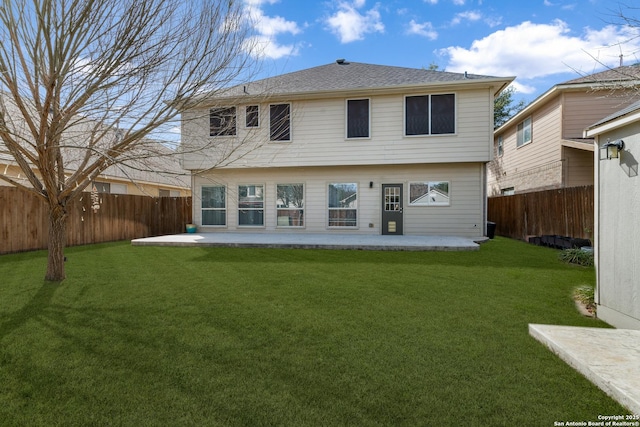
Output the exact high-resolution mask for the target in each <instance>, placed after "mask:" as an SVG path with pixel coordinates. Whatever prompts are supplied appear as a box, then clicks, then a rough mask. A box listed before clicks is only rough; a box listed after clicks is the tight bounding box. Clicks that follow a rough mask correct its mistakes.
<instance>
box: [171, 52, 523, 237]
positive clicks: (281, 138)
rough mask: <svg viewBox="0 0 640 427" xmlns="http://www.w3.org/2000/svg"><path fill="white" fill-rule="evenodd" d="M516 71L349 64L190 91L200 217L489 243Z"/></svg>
mask: <svg viewBox="0 0 640 427" xmlns="http://www.w3.org/2000/svg"><path fill="white" fill-rule="evenodd" d="M513 79H514V78H513V77H491V76H479V75H473V74H468V73H449V72H442V71H433V70H425V69H410V68H402V67H392V66H383V65H371V64H363V63H355V62H348V61H345V60H338V61H336V62H335V63H331V64H327V65H322V66H318V67H314V68H310V69H306V70H302V71H297V72H293V73H288V74H283V75H280V76H276V77H272V78H267V79H264V80H259V81H254V82H250V83H246V84H241V85H238V86H235V87H231V88H227V89H223V90H217V91H215V92H212V93H209V94H204V95H202V96H201V97H200V98H198V99H192V100H189V101H188V102H186V103H185V104H184V105H183V107H182V109H181V110H182V142H181V143H182V149H183V151H184V152H185V154H184V155H183V158H182V166H183V167H184V168H185V169H187V170H190V171H191V172H192V194H193V197H194V211H193V218H194V222H195V223H196V224H197V225H198V227H199V229H200V230H201V231H212V232H213V231H215V232H241V231H246V230H250V231H252V232H259V231H264V232H288V233H295V232H313V233H316V232H317V233H336V232H340V233H345V232H349V233H364V234H396V235H397V234H407V235H451V236H463V237H469V238H481V237H482V236H483V235H484V234H485V224H486V188H487V182H486V164H487V162H489V161H490V160H491V158H492V155H493V151H492V144H493V100H494V97H495V96H496V95H497V94H498V93H500V91H501V90H503V89H504V88H505V87H506V86H507V85H508V84H509V83H511V81H513Z"/></svg>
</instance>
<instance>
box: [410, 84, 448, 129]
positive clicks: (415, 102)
mask: <svg viewBox="0 0 640 427" xmlns="http://www.w3.org/2000/svg"><path fill="white" fill-rule="evenodd" d="M455 131H456V96H455V94H453V93H448V94H442V95H418V96H407V97H405V135H407V136H413V135H443V134H452V133H455Z"/></svg>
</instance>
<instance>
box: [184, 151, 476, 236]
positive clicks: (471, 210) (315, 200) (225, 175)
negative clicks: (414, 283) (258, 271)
mask: <svg viewBox="0 0 640 427" xmlns="http://www.w3.org/2000/svg"><path fill="white" fill-rule="evenodd" d="M483 168H484V164H482V163H468V164H441V165H440V164H439V165H430V164H420V165H418V164H410V165H402V166H394V165H389V166H380V167H373V166H357V167H353V166H351V167H307V168H254V169H219V170H213V171H211V172H209V173H207V174H206V175H202V176H199V177H196V178H195V186H194V189H195V192H194V195H193V196H194V221H195V222H196V223H197V224H201V223H202V221H201V211H200V206H201V202H200V195H201V188H202V186H207V185H225V186H227V226H226V227H222V228H221V227H207V226H204V227H201V229H202V230H203V231H216V232H224V231H231V232H240V231H246V230H249V231H256V228H249V229H247V228H243V227H238V226H237V224H238V213H237V187H238V185H239V184H264V185H265V199H264V200H265V213H264V223H265V225H264V227H260V228H259V229H260V230H264V231H268V232H300V231H302V232H337V233H350V232H351V233H365V234H381V224H380V223H381V217H382V194H381V193H382V184H385V183H390V184H396V183H402V184H403V186H404V195H403V204H404V234H407V235H452V236H464V237H480V236H482V234H483V223H482V221H483V206H484V205H483V197H482V185H483V182H482V169H483ZM421 181H449V183H450V197H451V203H450V205H449V206H409V204H408V183H409V182H421ZM351 182H355V183H357V184H358V227H357V228H356V229H353V228H329V227H327V221H328V220H327V215H328V214H327V211H328V209H327V187H328V185H329V184H330V183H351ZM370 182H373V187H372V188H370V187H369V183H370ZM294 183H302V184H304V191H305V198H304V205H305V208H304V210H305V227H304V228H278V227H277V213H276V202H275V197H276V195H275V192H276V185H277V184H294ZM370 224H372V226H371V227H370Z"/></svg>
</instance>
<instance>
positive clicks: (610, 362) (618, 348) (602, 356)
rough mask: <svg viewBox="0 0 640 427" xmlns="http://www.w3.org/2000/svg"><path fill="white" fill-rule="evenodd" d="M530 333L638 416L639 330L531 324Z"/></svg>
mask: <svg viewBox="0 0 640 427" xmlns="http://www.w3.org/2000/svg"><path fill="white" fill-rule="evenodd" d="M529 333H530V334H531V336H533V337H534V338H536V339H537V340H538V341H540V342H542V343H543V344H544V345H546V346H547V347H548V348H549V349H550V350H551V351H552V352H554V353H555V354H557V355H558V356H559V357H560V358H561V359H562V360H564V361H565V362H566V363H568V364H569V365H570V366H571V367H573V368H574V369H576V370H577V371H578V372H580V373H581V374H582V375H584V376H585V377H586V378H587V379H588V380H590V381H591V382H593V383H594V384H595V385H597V386H598V387H600V388H601V389H602V390H603V391H604V392H605V393H607V394H608V395H609V396H611V397H612V398H614V399H616V400H617V401H618V402H620V404H621V405H623V406H625V407H626V408H627V409H629V411H631V413H632V414H636V415H640V331H636V330H630V329H603V328H582V327H575V326H555V325H536V324H531V325H529ZM602 415H616V414H602ZM591 421H599V420H591ZM614 421H615V420H614ZM618 421H620V420H618ZM622 421H625V419H624V418H623V419H622ZM632 421H633V422H636V421H640V420H632ZM621 425H622V424H621Z"/></svg>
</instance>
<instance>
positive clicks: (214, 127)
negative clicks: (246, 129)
mask: <svg viewBox="0 0 640 427" xmlns="http://www.w3.org/2000/svg"><path fill="white" fill-rule="evenodd" d="M235 134H236V107H225V108H212V109H211V110H209V135H210V136H233V135H235Z"/></svg>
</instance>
